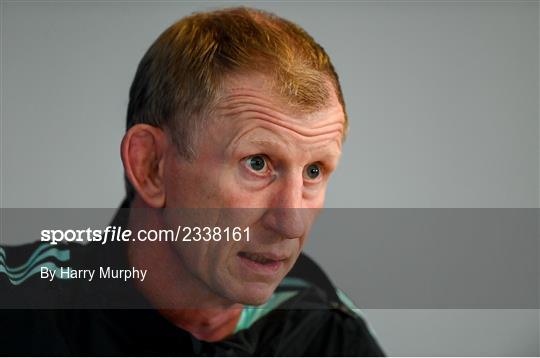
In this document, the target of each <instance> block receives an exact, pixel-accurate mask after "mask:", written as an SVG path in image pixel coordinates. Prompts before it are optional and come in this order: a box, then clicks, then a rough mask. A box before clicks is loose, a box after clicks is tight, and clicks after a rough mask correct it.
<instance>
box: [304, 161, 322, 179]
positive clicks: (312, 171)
mask: <svg viewBox="0 0 540 358" xmlns="http://www.w3.org/2000/svg"><path fill="white" fill-rule="evenodd" d="M306 175H307V177H308V178H309V179H311V180H314V179H317V178H318V177H319V176H320V175H321V167H320V166H319V165H317V164H310V165H308V166H307V168H306Z"/></svg>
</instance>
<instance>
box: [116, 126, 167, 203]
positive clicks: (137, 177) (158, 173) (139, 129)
mask: <svg viewBox="0 0 540 358" xmlns="http://www.w3.org/2000/svg"><path fill="white" fill-rule="evenodd" d="M167 146H168V140H167V136H166V134H165V132H163V130H162V129H160V128H157V127H153V126H150V125H148V124H136V125H134V126H133V127H131V128H130V129H129V130H128V131H127V132H126V134H125V135H124V139H122V145H121V155H122V162H123V163H124V171H125V173H126V176H127V177H128V179H129V181H130V182H131V185H133V187H134V188H135V190H136V191H137V194H138V195H139V196H140V197H141V199H142V200H143V201H144V202H145V203H146V204H147V205H148V206H150V207H153V208H162V207H164V206H165V186H164V181H163V166H164V163H165V152H166V149H167Z"/></svg>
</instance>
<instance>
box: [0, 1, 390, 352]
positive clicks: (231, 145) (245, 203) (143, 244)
mask: <svg viewBox="0 0 540 358" xmlns="http://www.w3.org/2000/svg"><path fill="white" fill-rule="evenodd" d="M346 131H347V116H346V113H345V104H344V100H343V95H342V93H341V88H340V85H339V80H338V76H337V74H336V72H335V71H334V68H333V66H332V64H331V62H330V59H329V57H328V55H327V54H326V52H325V51H324V50H323V49H322V48H321V47H320V46H319V45H318V44H317V43H316V42H315V41H314V40H313V39H312V38H311V37H310V36H309V35H308V34H307V33H306V32H304V31H303V30H302V29H300V28H299V27H298V26H296V25H294V24H293V23H290V22H288V21H286V20H283V19H281V18H278V17H276V16H274V15H271V14H269V13H266V12H262V11H258V10H252V9H247V8H234V9H225V10H220V11H215V12H208V13H199V14H194V15H192V16H190V17H187V18H184V19H182V20H180V21H179V22H177V23H175V24H173V25H172V26H171V27H170V28H168V29H167V30H166V31H165V32H164V33H163V34H162V35H161V36H160V37H159V38H158V39H157V40H156V41H155V43H154V44H153V45H152V46H151V47H150V49H149V50H148V52H147V53H146V54H145V56H144V57H143V59H142V61H141V63H140V64H139V67H138V69H137V73H136V75H135V79H134V81H133V84H132V87H131V90H130V101H129V105H128V114H127V131H126V134H125V136H124V138H123V141H122V145H121V155H122V161H123V164H124V169H125V175H126V184H127V199H126V200H125V202H124V204H123V207H124V208H125V209H124V211H122V212H123V213H126V210H128V209H127V208H129V211H128V212H127V214H126V215H121V214H119V215H117V217H116V219H115V220H114V221H113V224H114V225H115V226H117V227H122V228H127V229H129V230H130V231H131V232H136V233H140V232H145V233H147V232H149V231H152V230H173V231H174V230H175V229H176V228H187V229H188V231H189V232H191V231H193V236H192V237H191V238H190V237H187V239H188V240H182V241H178V240H177V241H174V242H169V241H167V242H161V241H152V242H149V241H147V240H146V241H144V240H135V239H134V240H132V241H129V242H128V243H127V245H125V246H122V247H121V248H120V249H118V250H111V252H115V255H116V256H114V255H113V256H114V258H113V260H120V262H122V266H123V267H130V268H132V269H133V270H138V269H140V270H141V271H143V269H144V270H145V271H147V277H145V278H144V279H143V280H133V282H132V284H133V286H132V287H130V288H132V289H133V292H136V294H134V293H133V292H131V291H130V292H131V293H130V294H131V295H135V296H137V297H138V298H140V299H141V300H142V301H144V302H147V303H148V304H149V305H150V306H151V307H152V309H151V310H148V309H147V310H141V309H134V310H106V309H99V310H72V311H69V312H66V311H37V310H36V311H35V312H34V313H32V314H31V316H30V317H29V318H30V319H32V320H34V322H35V321H39V323H37V326H38V328H41V329H43V331H48V332H50V335H56V336H57V337H62V338H61V342H60V343H58V342H57V343H51V341H50V340H49V341H47V342H46V343H45V342H44V340H45V339H44V337H45V336H43V335H41V336H39V338H36V340H39V341H40V342H41V343H40V347H38V348H35V350H26V349H23V350H22V351H23V352H25V353H28V352H30V353H32V352H35V353H38V354H76V355H85V354H91V355H101V354H107V355H119V354H120V355H122V354H129V355H133V354H136V355H139V354H142V355H169V354H172V355H183V354H187V355H197V354H202V355H246V354H247V355H344V354H346V355H381V354H382V351H381V349H380V348H379V346H378V344H377V343H376V341H375V340H374V339H373V337H372V335H371V334H370V332H369V331H368V329H367V327H366V325H365V323H364V322H363V320H362V319H361V318H360V317H359V316H357V314H356V313H355V312H354V311H353V310H352V309H351V307H350V305H349V306H348V301H347V299H346V298H345V297H344V295H343V294H342V293H341V291H339V290H337V289H336V288H334V287H333V285H332V284H331V282H330V281H329V279H328V278H327V277H326V275H325V274H324V273H323V272H322V270H321V269H320V268H319V267H318V266H317V265H316V264H315V263H314V262H313V261H311V260H310V259H309V258H308V257H307V256H305V255H304V254H301V251H302V248H303V246H304V244H305V240H306V238H307V236H308V234H309V231H310V228H311V226H312V224H313V222H314V220H315V218H316V215H317V212H318V210H319V209H320V208H322V207H323V203H324V195H325V191H326V187H327V185H328V180H329V177H330V175H331V173H332V172H333V171H334V170H335V168H336V166H337V164H338V161H339V157H340V154H341V145H342V141H343V139H344V136H345V133H346ZM235 228H237V229H240V230H241V231H237V233H241V235H245V237H240V239H238V236H237V237H236V238H237V239H238V240H233V239H230V238H229V233H230V230H234V229H235ZM205 229H207V230H206V231H207V232H206V234H207V235H208V240H205V239H201V236H200V235H201V231H204V230H205ZM197 232H198V234H197ZM218 233H219V236H216V235H217V234H218ZM197 235H199V238H198V239H197ZM241 235H240V236H241ZM187 236H189V235H187ZM225 237H226V238H225ZM191 239H192V240H191ZM318 239H324V238H318ZM72 246H73V245H72ZM90 246H92V245H90ZM33 248H34V249H37V248H36V246H33ZM68 249H69V250H71V257H72V259H73V260H74V261H76V260H75V258H80V260H81V261H84V262H85V264H86V265H88V264H89V261H90V259H89V258H95V259H96V260H98V261H99V260H102V259H103V258H102V256H103V255H102V254H97V253H96V252H97V251H95V249H93V248H87V249H85V250H84V251H85V253H84V254H82V252H83V249H82V248H80V247H70V248H68ZM43 250H48V249H43ZM92 250H94V251H92ZM11 251H12V252H11V253H10V252H7V254H4V255H5V257H7V258H9V256H17V255H19V256H24V255H25V254H26V255H28V251H27V252H26V253H25V254H22V253H21V251H20V250H19V251H18V252H16V251H15V250H14V249H12V250H11ZM89 252H93V253H89ZM104 256H106V255H104ZM82 257H84V259H83V258H82ZM104 260H107V259H104ZM6 262H7V261H6ZM99 264H100V265H101V266H100V267H102V266H103V261H100V263H99ZM75 265H79V266H80V267H82V266H84V265H81V264H80V263H77V264H75ZM6 272H7V273H6V275H7V276H8V278H10V279H11V282H12V283H13V280H14V279H19V280H20V276H15V275H14V274H13V272H14V271H9V270H6ZM9 272H11V273H12V276H11V277H9ZM24 277H25V278H26V276H24ZM6 282H7V280H6ZM68 282H69V280H67V281H66V282H65V283H64V282H62V285H63V286H62V290H67V291H69V292H72V291H73V290H74V289H72V288H69V289H65V288H64V287H65V286H66V285H68V284H69V283H68ZM0 283H1V281H0ZM25 284H27V283H25ZM23 286H24V285H23ZM9 290H10V291H9V294H10V295H13V296H16V295H20V293H17V292H16V290H15V289H13V288H9ZM77 290H78V291H79V292H80V291H85V290H87V291H90V290H88V289H81V288H80V287H79V288H78V289H77ZM108 292H109V294H108V297H107V299H108V300H114V299H116V298H117V297H120V296H122V293H118V292H116V291H115V293H114V294H110V291H108ZM17 314H18V313H17ZM17 314H14V313H13V312H9V313H6V315H7V316H8V318H14V317H17ZM14 325H15V326H16V327H17V324H14ZM71 325H76V326H77V327H79V329H72V328H68V327H69V326H71ZM14 331H16V330H14ZM83 332H84V333H83ZM46 337H50V336H46ZM2 346H3V347H8V348H7V351H8V352H10V353H12V354H14V353H20V352H21V350H20V349H16V348H12V349H9V347H13V343H12V342H11V344H10V342H5V344H2ZM40 349H41V350H40Z"/></svg>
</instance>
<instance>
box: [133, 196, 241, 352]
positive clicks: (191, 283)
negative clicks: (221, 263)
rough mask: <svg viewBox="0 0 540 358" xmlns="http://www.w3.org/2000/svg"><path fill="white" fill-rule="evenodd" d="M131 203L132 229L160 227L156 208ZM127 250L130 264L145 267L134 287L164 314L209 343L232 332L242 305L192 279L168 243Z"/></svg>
mask: <svg viewBox="0 0 540 358" xmlns="http://www.w3.org/2000/svg"><path fill="white" fill-rule="evenodd" d="M133 204H134V205H133V206H132V208H134V209H135V210H131V211H130V217H129V221H128V227H129V229H130V230H132V232H138V231H139V230H141V229H146V230H147V229H156V228H160V227H162V225H161V223H160V218H159V210H158V209H149V208H147V209H145V210H142V209H141V207H140V206H139V205H137V204H138V203H137V202H136V201H135V202H134V203H133ZM143 211H144V212H143ZM138 214H139V215H138ZM127 251H128V253H127V257H128V262H129V265H131V266H134V267H136V268H138V269H147V270H148V274H147V277H146V279H145V280H144V281H142V282H141V281H136V282H135V286H136V288H137V289H138V290H139V291H140V292H141V293H142V294H143V295H144V296H145V298H146V299H147V300H148V301H150V303H151V304H152V305H153V306H154V307H155V308H156V309H157V310H158V311H159V312H160V314H161V315H162V316H163V317H165V318H166V319H167V320H169V321H170V322H172V323H173V324H174V325H176V326H177V327H180V328H182V329H184V330H186V331H188V332H190V333H191V334H192V335H193V336H195V337H196V338H197V339H200V340H204V341H208V342H215V341H220V340H223V339H225V338H227V337H228V336H230V335H231V334H233V333H234V330H235V328H236V324H237V322H238V319H239V317H240V313H241V311H242V305H240V304H237V303H234V302H231V301H229V300H227V299H225V298H223V297H220V296H218V295H216V294H214V293H213V292H212V291H210V290H209V288H208V287H207V286H206V285H205V284H204V283H203V282H201V281H200V280H198V279H196V278H194V277H193V276H192V275H191V274H190V273H189V272H188V271H187V269H186V267H185V266H184V264H183V263H182V260H181V259H180V257H179V256H178V255H177V254H176V252H175V251H174V249H173V247H172V246H171V243H168V242H161V243H160V242H137V241H134V242H129V244H128V249H127Z"/></svg>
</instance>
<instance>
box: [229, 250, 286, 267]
mask: <svg viewBox="0 0 540 358" xmlns="http://www.w3.org/2000/svg"><path fill="white" fill-rule="evenodd" d="M238 255H239V256H240V257H244V258H247V259H250V260H252V261H255V262H257V263H260V264H263V265H265V264H270V263H272V262H276V261H283V260H285V259H286V256H284V255H276V254H271V253H255V252H245V251H241V252H239V253H238Z"/></svg>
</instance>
